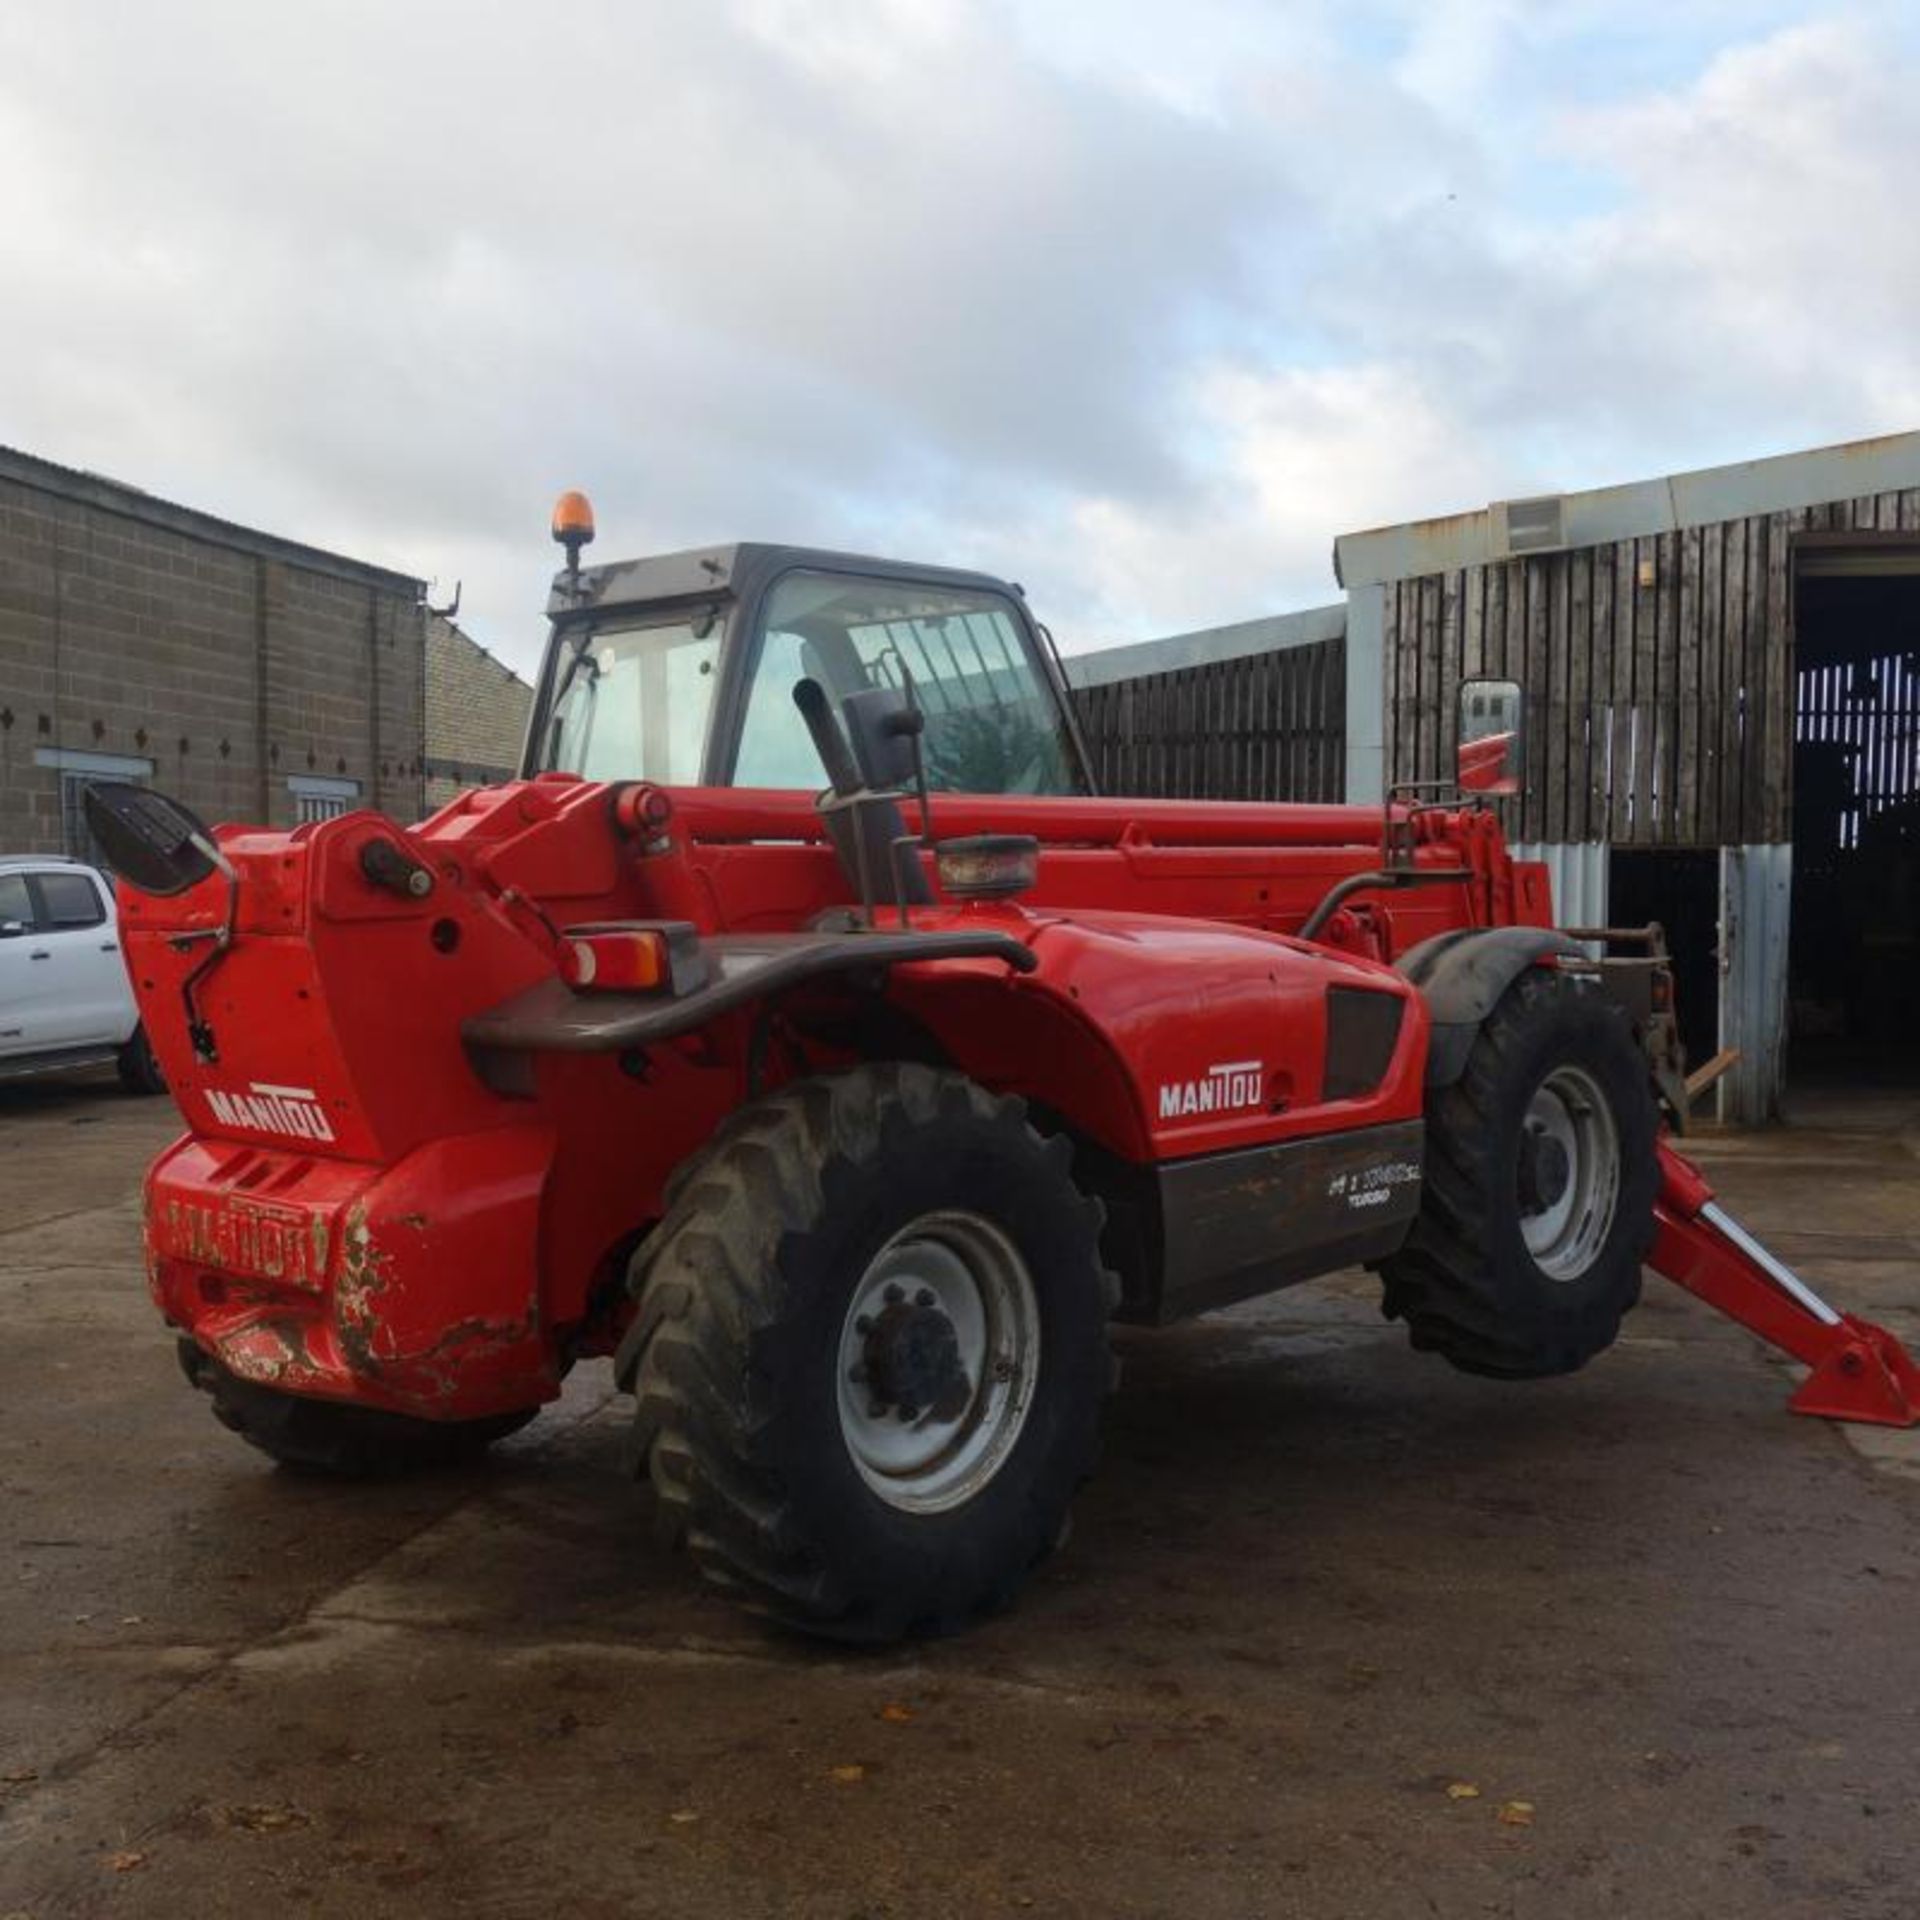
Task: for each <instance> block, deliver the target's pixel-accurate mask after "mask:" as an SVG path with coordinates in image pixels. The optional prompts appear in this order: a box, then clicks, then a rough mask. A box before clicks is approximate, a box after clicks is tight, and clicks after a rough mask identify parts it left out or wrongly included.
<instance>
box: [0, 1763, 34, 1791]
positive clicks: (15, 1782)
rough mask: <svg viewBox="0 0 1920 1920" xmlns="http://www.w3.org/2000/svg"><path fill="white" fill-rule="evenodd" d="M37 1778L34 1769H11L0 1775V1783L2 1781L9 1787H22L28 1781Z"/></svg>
mask: <svg viewBox="0 0 1920 1920" xmlns="http://www.w3.org/2000/svg"><path fill="white" fill-rule="evenodd" d="M39 1778H40V1774H39V1771H38V1769H37V1768H34V1767H13V1768H10V1769H9V1770H8V1771H7V1772H5V1773H0V1781H4V1782H5V1783H6V1785H8V1786H10V1787H24V1786H25V1785H26V1784H27V1782H28V1781H29V1780H38V1779H39Z"/></svg>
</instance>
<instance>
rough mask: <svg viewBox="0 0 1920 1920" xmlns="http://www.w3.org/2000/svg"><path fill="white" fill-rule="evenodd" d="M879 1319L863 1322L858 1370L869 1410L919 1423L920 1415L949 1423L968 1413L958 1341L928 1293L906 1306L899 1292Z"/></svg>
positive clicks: (969, 1387) (876, 1316)
mask: <svg viewBox="0 0 1920 1920" xmlns="http://www.w3.org/2000/svg"><path fill="white" fill-rule="evenodd" d="M887 1291H888V1293H889V1294H890V1295H899V1297H898V1298H890V1299H889V1300H888V1301H887V1303H886V1305H885V1306H884V1307H883V1308H882V1309H881V1310H880V1312H879V1313H878V1314H874V1315H868V1316H863V1317H864V1318H865V1320H866V1325H865V1326H864V1327H863V1328H861V1329H860V1331H861V1332H862V1333H863V1334H864V1337H865V1344H864V1345H863V1346H862V1348H861V1350H860V1351H861V1365H862V1366H863V1367H864V1368H865V1370H866V1378H865V1380H864V1382H863V1383H862V1384H864V1385H865V1386H866V1387H867V1388H868V1390H869V1391H870V1392H871V1394H872V1396H873V1400H872V1405H873V1406H874V1407H876V1408H878V1409H880V1410H882V1411H887V1410H891V1411H893V1412H895V1413H897V1414H898V1416H899V1418H900V1419H902V1420H917V1419H918V1418H919V1417H920V1414H921V1412H922V1410H923V1409H924V1410H925V1411H926V1412H927V1413H928V1414H929V1415H931V1417H932V1418H933V1419H935V1420H941V1421H953V1420H957V1419H959V1417H960V1416H961V1415H962V1414H963V1413H964V1412H966V1410H967V1403H968V1401H969V1400H970V1399H971V1397H972V1394H973V1387H972V1383H971V1382H970V1381H969V1380H968V1379H967V1371H966V1368H965V1366H964V1365H962V1363H961V1359H960V1335H959V1332H958V1330H957V1329H956V1328H955V1326H954V1324H953V1321H952V1320H951V1319H950V1318H949V1317H948V1315H947V1314H946V1313H945V1312H944V1311H943V1310H942V1309H941V1307H940V1304H939V1300H938V1297H937V1296H936V1295H935V1294H934V1293H933V1291H932V1290H931V1289H930V1288H924V1287H923V1288H922V1289H921V1290H920V1292H919V1293H918V1294H917V1295H916V1296H915V1298H913V1299H911V1300H909V1299H907V1298H906V1296H905V1294H904V1292H903V1291H902V1289H900V1288H899V1287H889V1288H888V1289H887Z"/></svg>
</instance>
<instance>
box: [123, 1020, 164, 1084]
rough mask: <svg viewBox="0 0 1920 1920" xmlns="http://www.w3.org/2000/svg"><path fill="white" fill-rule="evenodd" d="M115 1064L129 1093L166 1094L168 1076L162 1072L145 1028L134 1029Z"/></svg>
mask: <svg viewBox="0 0 1920 1920" xmlns="http://www.w3.org/2000/svg"><path fill="white" fill-rule="evenodd" d="M114 1064H115V1066H116V1068H117V1069H118V1071H119V1074H120V1084H121V1085H122V1086H123V1087H125V1088H126V1090H127V1091H128V1092H129V1093H165V1092H166V1090H167V1076H166V1075H165V1074H164V1073H162V1072H161V1071H160V1062H159V1061H158V1060H156V1059H155V1058H154V1054H153V1043H152V1041H150V1040H149V1039H148V1038H147V1030H146V1028H145V1027H144V1026H139V1027H135V1028H134V1030H133V1032H132V1034H131V1035H130V1036H129V1037H128V1039H127V1043H126V1045H125V1046H123V1047H122V1048H121V1049H120V1057H119V1059H118V1060H117V1061H116V1062H115V1063H114Z"/></svg>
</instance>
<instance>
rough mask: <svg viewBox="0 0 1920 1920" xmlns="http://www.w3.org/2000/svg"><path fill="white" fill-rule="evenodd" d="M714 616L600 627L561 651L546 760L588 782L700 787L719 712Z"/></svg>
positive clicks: (716, 640)
mask: <svg viewBox="0 0 1920 1920" xmlns="http://www.w3.org/2000/svg"><path fill="white" fill-rule="evenodd" d="M719 651H720V629H719V627H718V626H716V625H715V624H714V622H713V620H712V619H711V618H705V617H703V618H700V619H698V620H693V621H688V620H677V621H668V622H665V623H656V624H653V625H650V626H607V627H597V628H595V629H594V630H593V632H592V633H591V634H590V635H589V636H588V637H587V639H586V641H585V643H584V645H576V644H575V643H573V642H571V641H570V642H568V644H567V645H566V647H565V648H564V649H563V651H562V652H561V655H560V665H559V669H558V671H559V675H560V678H559V680H558V682H557V683H556V684H557V686H558V688H559V692H558V695H557V697H556V699H555V702H554V709H553V719H552V722H551V723H550V727H549V738H548V741H547V752H546V755H545V759H544V764H545V765H547V766H549V767H557V768H561V769H564V770H565V771H566V772H569V773H578V774H584V775H585V776H586V778H587V779H589V780H635V779H640V780H657V781H660V782H662V783H663V784H665V785H668V786H683V787H685V786H693V785H695V784H697V783H698V781H699V779H700V763H701V760H702V758H703V756H704V754H705V752H706V744H707V722H708V719H709V717H710V716H711V714H712V712H713V684H714V664H715V661H716V659H717V657H718V654H719Z"/></svg>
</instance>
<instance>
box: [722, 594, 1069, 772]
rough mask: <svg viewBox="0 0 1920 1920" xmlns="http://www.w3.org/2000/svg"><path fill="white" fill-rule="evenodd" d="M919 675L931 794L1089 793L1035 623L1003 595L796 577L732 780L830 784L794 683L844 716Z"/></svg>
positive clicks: (757, 671)
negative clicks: (859, 698) (857, 697)
mask: <svg viewBox="0 0 1920 1920" xmlns="http://www.w3.org/2000/svg"><path fill="white" fill-rule="evenodd" d="M909 676H911V679H912V682H913V691H914V696H915V698H916V699H917V700H918V701H919V703H920V708H921V711H922V712H923V713H924V714H925V715H926V722H927V726H926V733H925V735H924V737H923V740H922V748H923V751H924V753H925V756H926V764H927V779H928V783H929V784H930V785H932V786H934V787H936V788H939V789H942V790H944V791H947V792H952V793H1078V792H1081V791H1083V790H1084V789H1083V782H1082V780H1081V779H1080V777H1079V773H1078V761H1077V758H1076V756H1075V755H1074V754H1073V752H1072V751H1071V749H1070V747H1069V743H1068V740H1067V737H1066V734H1065V730H1064V727H1063V724H1062V720H1061V714H1060V708H1059V702H1058V700H1057V698H1056V696H1055V694H1054V691H1053V687H1052V685H1051V683H1050V682H1049V681H1048V679H1047V677H1046V675H1045V673H1044V672H1043V670H1042V668H1041V665H1040V662H1039V660H1038V659H1037V658H1036V657H1035V654H1034V650H1033V645H1032V642H1031V640H1030V639H1029V637H1028V632H1027V628H1026V625H1025V623H1024V622H1023V621H1021V620H1020V618H1019V617H1018V615H1017V614H1016V613H1015V611H1014V609H1013V607H1012V606H1011V605H1010V604H1009V603H1008V602H1007V601H1006V600H1005V599H1003V598H1002V597H1001V596H1000V595H998V594H994V593H989V592H985V591H979V590H974V589H970V588H956V587H947V586H937V585H934V584H931V583H925V582H914V581H891V580H873V579H865V580H863V579H858V578H854V577H850V576H846V575H838V574H827V573H790V574H788V575H786V576H785V577H784V578H783V579H782V580H780V581H779V582H778V583H777V585H776V586H775V587H774V589H773V591H772V593H771V594H770V595H769V596H768V599H767V605H766V612H765V617H764V619H763V620H762V622H761V629H760V638H759V644H758V646H757V648H756V649H755V652H754V657H753V663H752V668H751V677H750V680H749V683H748V688H747V699H746V709H745V719H744V722H743V724H742V728H741V735H740V751H739V755H738V758H737V761H736V763H735V767H734V774H733V780H734V784H735V785H736V786H742V787H817V786H819V785H820V783H821V781H822V779H823V778H824V776H823V774H822V771H821V767H820V758H819V755H818V754H816V753H815V752H814V749H813V742H812V740H811V739H810V738H809V737H808V734H807V730H806V726H805V724H804V723H803V722H802V720H801V718H800V714H799V710H798V709H797V708H796V707H795V706H794V704H793V689H794V686H795V683H796V682H798V681H800V680H802V679H809V678H810V679H814V680H817V681H819V682H820V684H821V685H822V686H823V687H824V688H825V689H826V691H827V695H828V697H829V699H830V700H831V701H832V703H833V706H834V708H835V710H836V711H837V710H838V708H839V705H840V702H841V701H842V700H843V699H845V698H846V696H847V695H848V694H850V693H857V692H859V691H861V690H862V689H864V688H868V687H882V686H888V687H898V686H900V685H902V684H903V682H904V681H905V680H906V679H907V678H908V677H909Z"/></svg>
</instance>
